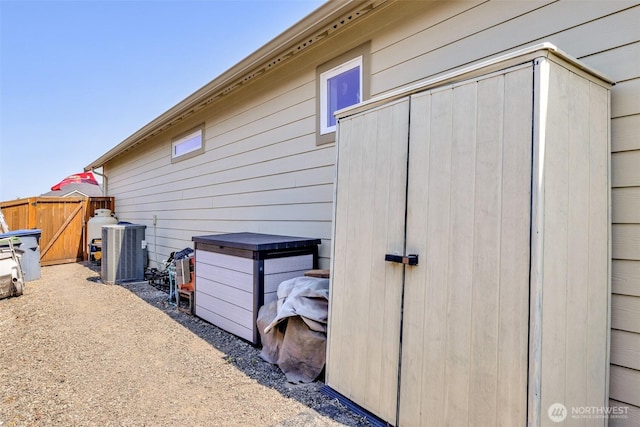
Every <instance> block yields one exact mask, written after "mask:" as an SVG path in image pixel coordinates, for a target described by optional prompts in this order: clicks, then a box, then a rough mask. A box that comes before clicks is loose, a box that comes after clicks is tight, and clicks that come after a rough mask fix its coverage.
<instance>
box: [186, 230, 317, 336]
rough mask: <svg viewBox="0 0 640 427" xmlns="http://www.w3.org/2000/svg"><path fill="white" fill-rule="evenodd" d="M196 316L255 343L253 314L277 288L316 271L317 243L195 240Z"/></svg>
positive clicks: (254, 236) (238, 236)
mask: <svg viewBox="0 0 640 427" xmlns="http://www.w3.org/2000/svg"><path fill="white" fill-rule="evenodd" d="M192 240H193V242H194V245H195V277H196V279H195V315H196V316H198V317H200V318H202V319H204V320H206V321H208V322H210V323H212V324H214V325H216V326H218V327H220V328H222V329H224V330H226V331H229V332H231V333H233V334H235V335H237V336H239V337H240V338H243V339H245V340H247V341H250V342H251V343H252V344H254V345H257V344H258V343H259V341H260V334H259V333H258V330H257V327H256V318H257V316H258V310H259V309H260V307H261V306H262V305H264V304H265V303H267V302H270V301H274V300H276V299H277V296H276V291H277V289H278V285H279V284H280V283H281V282H282V281H284V280H287V279H291V278H294V277H297V276H303V275H304V272H305V271H307V270H311V269H313V268H317V262H318V245H319V244H320V239H309V238H302V237H291V236H277V235H270V234H258V233H231V234H218V235H209V236H194V237H193V238H192Z"/></svg>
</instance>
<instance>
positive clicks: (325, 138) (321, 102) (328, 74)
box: [316, 42, 371, 145]
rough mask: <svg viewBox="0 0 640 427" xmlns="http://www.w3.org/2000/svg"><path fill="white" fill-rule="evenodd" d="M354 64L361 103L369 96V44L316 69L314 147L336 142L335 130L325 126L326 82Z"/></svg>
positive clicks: (351, 67)
mask: <svg viewBox="0 0 640 427" xmlns="http://www.w3.org/2000/svg"><path fill="white" fill-rule="evenodd" d="M356 63H359V65H360V102H363V101H366V100H367V99H369V96H370V93H369V92H370V74H371V73H370V71H369V70H370V63H371V58H370V42H367V43H364V44H362V45H360V46H358V47H356V48H354V49H351V50H349V51H347V52H345V53H343V54H341V55H339V56H337V57H335V58H333V59H331V60H329V61H327V62H325V63H323V64H321V65H319V66H318V67H317V68H316V111H317V113H316V145H323V144H329V143H332V142H335V140H336V132H335V129H330V128H328V127H327V126H326V123H327V80H328V79H330V78H332V77H335V76H337V75H340V74H342V73H344V72H346V71H348V70H351V69H353V68H355V67H356V66H357V65H354V64H356ZM323 120H324V124H323ZM327 130H328V131H327Z"/></svg>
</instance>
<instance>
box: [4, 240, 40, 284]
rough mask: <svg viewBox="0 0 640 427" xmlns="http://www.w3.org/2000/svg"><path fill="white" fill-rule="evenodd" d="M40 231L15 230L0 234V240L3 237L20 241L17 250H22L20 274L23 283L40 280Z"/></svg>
mask: <svg viewBox="0 0 640 427" xmlns="http://www.w3.org/2000/svg"><path fill="white" fill-rule="evenodd" d="M41 235H42V230H40V229H33V230H15V231H10V232H8V233H4V234H0V239H2V238H5V237H18V238H19V239H20V242H21V244H20V246H19V248H20V249H21V250H22V252H23V253H22V258H21V261H20V264H22V272H23V274H24V281H25V282H31V281H33V280H38V279H39V278H40V236H41Z"/></svg>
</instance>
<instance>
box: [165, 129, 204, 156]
mask: <svg viewBox="0 0 640 427" xmlns="http://www.w3.org/2000/svg"><path fill="white" fill-rule="evenodd" d="M197 136H199V137H200V146H198V147H195V148H191V149H188V150H187V151H185V152H184V153H181V154H176V147H179V146H180V144H184V143H187V142H189V141H191V140H193V139H194V138H195V137H197ZM204 141H205V140H204V123H202V124H200V125H198V126H196V127H194V128H191V129H189V130H188V131H186V132H182V133H181V134H179V135H177V136H175V137H173V138H171V163H176V162H179V161H182V160H186V159H190V158H192V157H195V156H198V155H200V154H202V153H204Z"/></svg>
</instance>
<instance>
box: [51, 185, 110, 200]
mask: <svg viewBox="0 0 640 427" xmlns="http://www.w3.org/2000/svg"><path fill="white" fill-rule="evenodd" d="M41 196H42V197H102V188H100V186H98V185H95V184H88V183H72V184H67V185H65V186H63V187H62V188H60V189H58V190H52V191H48V192H46V193H44V194H41Z"/></svg>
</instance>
